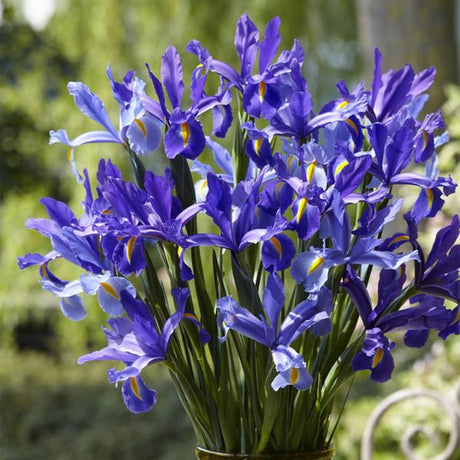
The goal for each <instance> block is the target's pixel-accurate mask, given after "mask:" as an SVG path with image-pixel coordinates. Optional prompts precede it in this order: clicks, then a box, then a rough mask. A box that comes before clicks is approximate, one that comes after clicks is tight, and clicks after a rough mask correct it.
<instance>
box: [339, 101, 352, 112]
mask: <svg viewBox="0 0 460 460" xmlns="http://www.w3.org/2000/svg"><path fill="white" fill-rule="evenodd" d="M349 103H350V101H346V100H345V101H343V102H341V103H340V104H339V105H338V106H337V108H338V109H339V110H340V109H343V108H344V107H346V106H347V105H348V104H349Z"/></svg>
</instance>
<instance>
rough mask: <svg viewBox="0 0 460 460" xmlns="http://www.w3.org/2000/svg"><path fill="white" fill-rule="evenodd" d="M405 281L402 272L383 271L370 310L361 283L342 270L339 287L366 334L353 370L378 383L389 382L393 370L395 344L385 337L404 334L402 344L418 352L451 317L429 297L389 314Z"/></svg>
mask: <svg viewBox="0 0 460 460" xmlns="http://www.w3.org/2000/svg"><path fill="white" fill-rule="evenodd" d="M405 279H406V278H405V274H404V271H401V270H382V271H381V272H380V279H379V297H378V303H377V306H376V307H375V308H374V309H373V308H372V303H371V300H370V296H369V293H368V291H367V288H366V286H365V284H364V282H363V281H362V280H361V278H360V277H359V276H358V275H357V273H356V272H355V270H353V268H352V267H351V266H347V267H346V269H345V273H344V279H343V282H342V286H343V287H344V289H345V290H346V291H347V292H348V294H349V295H350V298H351V299H352V300H353V302H354V304H355V305H356V308H357V309H358V311H359V314H360V316H361V319H362V321H363V323H364V327H365V331H366V336H365V339H364V341H363V346H362V350H361V351H360V352H359V353H358V354H357V355H356V356H355V357H354V359H353V369H354V370H356V371H357V370H364V369H369V370H370V371H371V379H372V380H375V381H377V382H384V381H386V380H389V379H390V378H391V374H392V372H393V369H394V360H393V357H392V355H391V350H392V348H393V347H394V345H395V344H394V343H392V342H390V341H389V340H388V338H387V337H386V335H385V334H387V333H389V332H392V331H401V330H404V331H406V334H405V336H404V342H405V344H406V345H407V346H410V347H417V348H419V347H422V346H423V345H425V343H426V341H427V340H428V334H429V331H430V330H431V329H434V330H437V331H441V330H443V329H445V328H446V327H448V325H449V324H450V323H451V321H452V313H451V311H450V310H448V309H447V308H445V307H444V305H443V304H444V302H443V300H442V299H441V298H438V297H433V296H428V295H418V296H414V297H413V298H412V299H411V303H412V304H415V305H413V306H410V307H408V308H405V309H403V310H399V311H396V312H388V307H389V306H390V304H391V302H392V301H393V300H394V299H395V298H396V297H397V296H398V295H399V294H400V293H401V291H402V287H403V284H404V282H405Z"/></svg>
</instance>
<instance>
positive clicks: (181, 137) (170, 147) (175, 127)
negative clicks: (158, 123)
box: [164, 117, 206, 160]
mask: <svg viewBox="0 0 460 460" xmlns="http://www.w3.org/2000/svg"><path fill="white" fill-rule="evenodd" d="M179 120H181V121H180V122H179V123H174V124H171V127H170V128H169V129H168V132H167V133H166V134H165V137H164V144H165V151H166V156H167V157H168V158H175V157H176V156H177V155H182V156H183V157H185V158H188V159H190V160H194V159H195V158H196V157H198V155H199V154H200V153H201V152H202V151H203V150H204V148H205V147H206V138H205V136H204V133H203V128H202V126H201V124H200V122H199V121H197V120H196V119H194V118H193V117H188V118H186V117H181V118H179ZM182 120H183V121H182Z"/></svg>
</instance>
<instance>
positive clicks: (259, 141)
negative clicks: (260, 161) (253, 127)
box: [254, 137, 264, 157]
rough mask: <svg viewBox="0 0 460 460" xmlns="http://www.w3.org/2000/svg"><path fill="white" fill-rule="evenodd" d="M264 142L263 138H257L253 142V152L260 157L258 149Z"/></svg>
mask: <svg viewBox="0 0 460 460" xmlns="http://www.w3.org/2000/svg"><path fill="white" fill-rule="evenodd" d="M263 141H264V138H263V137H259V139H257V140H256V141H254V150H255V151H256V155H257V156H258V157H260V153H259V152H260V147H261V145H262V142H263Z"/></svg>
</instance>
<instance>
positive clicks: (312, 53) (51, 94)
mask: <svg viewBox="0 0 460 460" xmlns="http://www.w3.org/2000/svg"><path fill="white" fill-rule="evenodd" d="M56 3H57V9H56V11H55V13H54V15H53V17H52V19H51V21H50V22H49V24H48V26H47V27H46V28H45V29H44V30H43V31H36V30H33V29H32V28H31V27H30V26H29V25H28V24H27V23H26V22H25V20H24V19H23V17H22V14H21V8H20V4H21V2H20V1H19V0H16V1H13V0H3V1H2V5H3V19H2V23H1V25H0V42H1V49H0V69H1V72H0V150H1V154H0V207H1V210H0V213H1V214H0V215H1V221H0V280H1V281H0V337H1V341H2V343H1V353H0V387H1V388H2V391H1V393H0V407H1V411H2V415H1V419H0V421H1V430H0V436H1V438H0V444H1V445H2V452H1V455H2V458H5V459H23V458H33V459H45V458H53V459H73V458H75V459H76V458H100V459H104V458H120V459H124V458H126V459H128V458H136V459H142V458H146V459H147V458H149V459H150V458H156V459H159V460H162V459H164V460H166V459H177V458H184V460H186V458H190V459H191V458H193V454H192V453H191V454H190V456H189V457H185V456H184V452H188V451H189V452H192V450H193V433H192V431H191V427H190V425H189V423H188V421H187V420H186V417H185V414H184V412H183V410H182V408H181V407H180V404H179V402H178V400H177V396H176V395H175V393H174V392H173V391H171V382H170V380H169V378H168V377H167V374H166V372H165V371H164V369H163V368H162V367H161V366H160V367H155V368H154V370H153V374H152V376H151V377H152V382H153V383H154V387H155V388H156V389H157V390H158V393H159V401H158V406H157V407H156V408H155V410H153V411H152V412H150V413H149V414H144V415H140V416H139V415H138V416H134V415H132V414H130V413H129V412H128V411H126V409H125V407H124V405H123V403H122V401H121V395H120V391H119V390H117V389H115V388H114V387H113V385H108V384H107V382H106V377H105V370H106V366H105V365H104V364H103V363H102V364H100V363H93V364H91V365H88V366H85V367H84V368H82V367H79V366H76V365H75V364H74V363H75V360H76V357H77V356H79V355H80V354H82V353H83V352H85V351H86V350H87V349H95V348H97V347H100V346H101V345H103V342H104V341H105V339H104V337H103V334H102V333H101V331H100V325H101V324H102V323H103V322H104V319H105V315H104V313H103V312H102V311H101V310H100V308H98V307H97V305H96V304H95V302H94V299H93V298H88V299H87V300H88V301H87V307H88V312H89V313H88V318H87V319H86V320H85V321H84V322H82V323H73V322H71V321H70V320H68V319H67V318H65V317H64V316H63V315H61V314H60V312H59V306H58V301H57V299H56V298H55V297H54V296H52V295H51V294H49V293H48V292H46V291H44V290H42V289H41V286H40V284H39V283H38V282H37V279H38V274H37V272H36V271H35V270H34V269H30V270H26V271H24V272H20V271H19V269H18V267H17V265H16V257H17V256H19V255H22V254H25V253H26V252H40V253H46V252H47V251H48V250H49V248H48V247H47V244H46V243H47V242H46V241H45V240H44V238H41V237H40V235H39V234H37V233H36V232H32V231H30V230H27V229H26V228H25V227H24V223H25V221H26V219H27V218H29V217H30V216H34V217H45V213H44V211H43V209H42V207H41V205H40V204H39V201H38V200H39V198H40V197H42V196H53V197H54V198H56V199H60V200H64V201H66V202H68V203H69V205H70V207H71V208H72V209H74V210H75V211H76V214H77V216H78V215H79V211H78V209H79V202H80V201H81V199H82V188H81V187H75V182H74V178H73V175H72V172H71V168H70V167H69V165H68V163H67V160H66V149H65V148H63V147H62V146H49V145H48V131H49V130H50V129H58V128H65V129H67V130H68V133H69V136H70V137H75V136H77V135H78V134H80V133H82V132H84V131H87V130H92V129H95V125H94V123H93V122H92V121H91V120H88V119H86V118H85V117H84V116H83V115H81V114H80V113H79V112H78V109H76V107H75V106H74V104H73V100H72V98H71V97H70V96H69V95H68V94H67V90H66V84H67V82H68V81H69V80H77V81H83V82H85V83H86V84H87V85H88V86H89V87H90V88H91V90H92V91H94V92H95V93H96V94H98V95H99V96H100V97H101V99H102V100H103V101H104V103H105V104H106V107H107V109H108V111H109V113H110V114H111V116H112V119H113V120H114V122H116V117H117V104H116V102H115V101H114V100H113V99H112V95H111V90H110V85H109V84H108V80H107V78H106V76H105V68H106V66H107V64H108V63H109V62H110V63H111V65H112V69H113V72H114V75H115V76H116V78H117V79H121V78H122V76H123V75H124V73H125V72H126V71H127V70H129V69H135V70H136V72H137V74H138V75H139V76H140V77H141V78H143V79H145V80H146V81H147V80H148V79H147V75H146V71H145V68H144V66H143V64H144V62H149V63H150V64H151V66H152V69H153V71H154V72H158V70H159V63H160V56H161V54H162V52H163V51H164V49H165V48H166V47H167V46H169V45H170V44H174V45H175V46H176V47H177V48H178V50H179V52H180V53H181V55H182V57H183V63H184V69H185V73H186V75H187V74H188V75H189V74H190V72H191V70H192V69H193V68H194V66H195V65H196V61H195V58H194V56H190V55H188V54H187V53H186V52H185V51H184V49H185V45H186V43H187V42H188V41H189V40H190V39H192V38H196V39H198V40H200V41H201V42H202V44H203V45H204V46H206V47H207V48H208V49H209V51H210V53H211V54H212V55H213V56H215V57H218V58H219V59H222V60H226V61H228V62H229V63H231V64H233V65H235V66H237V57H236V53H235V50H234V46H233V35H234V28H235V23H236V20H237V18H238V17H239V16H240V15H241V13H242V12H244V11H245V10H247V11H248V13H249V15H250V16H251V18H252V19H253V20H254V22H255V23H256V24H257V25H258V26H259V27H260V28H261V29H262V28H263V24H265V23H266V22H267V21H268V20H269V19H271V18H272V17H273V16H275V15H279V16H280V18H281V22H282V25H281V35H282V39H283V40H282V43H281V46H282V47H283V48H290V47H291V45H292V41H293V39H294V38H298V39H299V40H300V41H301V43H302V45H303V46H304V49H305V55H306V56H305V57H306V59H305V73H306V76H307V79H308V83H309V89H310V91H311V92H312V93H313V99H314V100H315V101H316V103H317V105H316V106H315V109H316V110H318V109H319V107H320V106H321V103H322V102H324V101H325V100H326V99H327V98H329V97H332V96H333V95H334V94H335V91H336V90H335V87H334V83H335V82H337V81H338V80H339V79H342V78H343V79H344V80H345V81H347V83H349V86H350V87H353V85H354V83H356V81H358V80H359V75H360V59H359V56H358V46H357V42H356V27H355V9H354V8H355V7H354V0H345V1H343V0H327V1H325V2H317V1H316V0H304V1H298V0H286V1H285V2H279V1H275V0H251V1H246V0H214V1H213V2H209V1H208V0H193V1H192V0H170V1H168V2H164V1H160V0H131V1H129V2H128V1H127V0H111V2H110V7H108V5H107V2H105V1H94V0H80V1H78V2H72V1H71V0H62V1H59V2H56ZM147 85H148V86H149V83H147ZM448 97H449V101H448V102H447V103H446V106H445V108H444V109H445V115H446V119H447V120H448V122H449V123H450V127H449V129H450V132H451V137H452V138H453V140H454V141H453V142H451V143H450V144H449V145H447V146H445V147H444V148H443V152H442V156H441V163H440V166H441V169H442V170H443V171H444V172H446V171H447V172H451V173H454V174H455V175H456V177H457V178H459V170H458V168H459V151H460V148H459V142H460V132H459V131H458V127H459V126H460V90H459V89H458V88H457V87H451V88H449V89H448ZM96 129H97V128H96ZM456 130H457V131H456ZM109 156H110V157H111V158H113V159H114V161H115V162H116V163H117V164H118V165H120V166H121V167H123V166H124V167H126V161H125V158H124V156H123V152H122V151H121V149H118V148H117V147H113V148H110V149H108V147H106V146H104V147H100V146H94V145H93V146H84V147H81V148H79V150H78V153H77V162H78V164H79V166H80V168H81V169H83V167H86V168H88V170H89V172H90V175H91V174H92V173H94V171H95V169H96V167H97V163H98V161H99V159H100V158H101V157H105V158H107V157H109ZM450 206H451V210H455V203H453V204H451V205H450ZM441 220H442V217H441ZM438 223H439V222H438ZM441 223H444V222H441ZM59 274H60V276H61V277H62V278H64V279H74V278H75V277H77V276H78V273H76V272H72V269H70V268H69V267H67V266H65V265H63V266H62V267H60V268H59ZM37 341H38V342H39V343H38V345H37V343H36V342H37ZM455 346H457V348H455ZM30 347H33V348H36V349H41V350H42V351H45V352H46V354H44V353H40V354H37V353H32V354H31V353H30V352H27V353H26V352H20V353H19V352H18V351H17V349H18V348H20V349H27V348H30ZM449 350H451V351H449V352H448V353H444V354H443V355H442V356H440V357H438V358H437V359H436V363H438V364H436V365H433V367H430V368H429V370H428V371H427V372H426V374H423V375H430V376H432V375H437V376H438V377H436V378H438V379H440V380H439V381H431V380H429V381H428V380H427V381H426V384H427V385H428V386H431V385H433V386H439V387H440V388H441V387H443V386H444V387H447V386H448V385H449V384H451V382H452V380H451V379H450V377H449V378H444V377H445V375H444V374H443V372H442V371H443V369H446V368H449V366H450V368H453V369H456V370H457V374H458V371H459V369H458V362H455V360H454V359H453V358H452V355H453V353H454V352H457V353H458V344H457V345H455V344H454V345H452V347H451V348H449ZM418 353H419V355H418V356H420V352H418ZM405 362H410V359H409V361H407V360H406V359H405V358H404V359H400V360H399V363H400V364H402V363H405ZM454 366H456V367H454ZM414 375H416V377H417V379H419V380H420V374H414V372H413V371H412V370H410V369H409V370H407V372H403V373H400V374H399V375H398V377H397V378H396V379H393V380H392V382H391V383H390V384H389V385H386V386H376V385H374V386H372V391H373V392H374V394H372V395H371V394H370V390H369V388H370V387H369V386H368V385H367V382H368V379H367V377H365V376H359V377H358V378H357V379H356V382H357V385H356V388H355V390H354V391H353V393H352V395H351V400H350V404H349V405H348V406H347V410H346V413H345V419H344V423H343V426H344V427H346V428H347V429H346V430H343V429H342V431H341V432H340V431H339V433H338V436H337V441H336V444H337V448H338V457H337V458H338V459H340V460H342V459H347V460H349V459H355V458H358V454H357V452H358V450H357V449H358V447H357V446H358V443H359V440H360V436H361V433H362V429H363V424H364V422H365V420H366V418H367V417H368V416H369V414H370V412H371V410H372V408H373V407H375V405H376V404H377V402H378V401H379V400H380V399H381V398H382V395H383V394H388V393H389V392H391V391H392V390H394V389H396V388H401V387H403V386H405V385H408V384H409V381H410V380H411V379H413V378H414ZM427 378H428V377H427ZM433 378H434V377H433ZM449 382H450V383H449ZM364 394H366V395H368V396H366V397H364V396H363V395H364ZM396 418H397V416H396ZM390 425H392V423H391V422H390ZM381 433H383V436H387V437H388V442H387V441H385V442H384V443H383V441H378V442H379V444H378V446H379V449H380V448H381V446H382V449H383V450H382V451H385V450H384V449H386V446H388V445H391V446H393V441H392V439H396V438H397V434H398V433H396V435H394V434H393V435H390V434H388V432H387V431H382V432H381ZM379 436H381V435H380V434H379ZM379 439H380V438H379ZM394 442H395V441H394ZM383 444H384V445H383ZM69 446H71V448H69ZM386 452H388V451H386ZM380 458H388V457H380ZM392 458H393V457H392ZM394 458H395V459H396V458H397V457H394Z"/></svg>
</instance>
